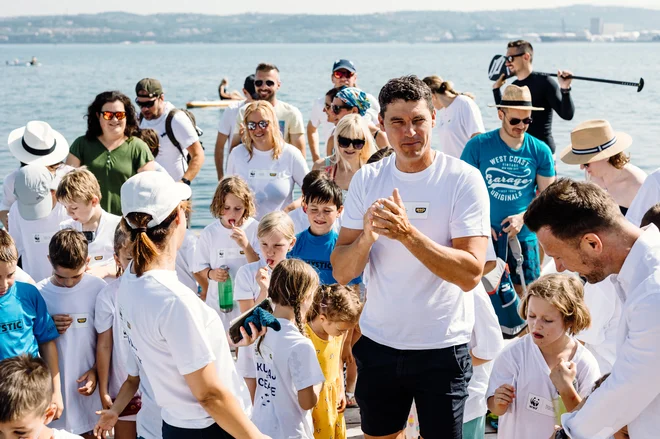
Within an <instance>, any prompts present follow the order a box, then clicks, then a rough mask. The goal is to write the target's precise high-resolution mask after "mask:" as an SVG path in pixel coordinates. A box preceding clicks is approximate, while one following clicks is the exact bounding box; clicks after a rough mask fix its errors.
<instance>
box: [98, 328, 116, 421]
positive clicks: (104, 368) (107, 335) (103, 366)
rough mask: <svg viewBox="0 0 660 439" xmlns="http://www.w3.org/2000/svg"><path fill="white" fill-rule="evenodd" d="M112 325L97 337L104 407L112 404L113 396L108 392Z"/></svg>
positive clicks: (101, 395)
mask: <svg viewBox="0 0 660 439" xmlns="http://www.w3.org/2000/svg"><path fill="white" fill-rule="evenodd" d="M112 345H113V339H112V327H111V328H110V329H108V330H107V331H105V332H102V333H101V334H99V335H98V338H97V339H96V369H97V373H98V385H99V397H100V398H101V404H102V405H103V408H104V409H109V408H110V407H111V406H112V398H111V396H110V394H109V393H108V382H109V380H110V360H111V359H112Z"/></svg>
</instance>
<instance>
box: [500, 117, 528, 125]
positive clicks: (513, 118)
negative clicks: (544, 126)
mask: <svg viewBox="0 0 660 439" xmlns="http://www.w3.org/2000/svg"><path fill="white" fill-rule="evenodd" d="M507 120H508V121H509V123H510V124H511V125H512V126H515V125H518V124H519V123H520V122H522V123H524V124H525V125H529V124H530V123H532V122H533V121H534V119H532V118H531V117H526V118H524V119H518V118H517V117H512V118H511V119H507Z"/></svg>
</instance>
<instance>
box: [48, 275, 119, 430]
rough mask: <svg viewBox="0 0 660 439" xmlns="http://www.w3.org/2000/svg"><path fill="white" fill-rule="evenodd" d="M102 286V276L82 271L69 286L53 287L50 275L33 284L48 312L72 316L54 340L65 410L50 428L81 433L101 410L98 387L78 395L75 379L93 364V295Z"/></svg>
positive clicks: (94, 334) (94, 349)
mask: <svg viewBox="0 0 660 439" xmlns="http://www.w3.org/2000/svg"><path fill="white" fill-rule="evenodd" d="M105 286H106V283H105V282H104V281H103V280H102V279H99V278H98V277H96V276H92V275H90V274H83V277H82V279H81V280H80V282H79V283H78V284H77V285H76V286H74V287H72V288H64V287H58V286H55V285H54V284H53V283H52V282H51V281H50V278H46V279H44V280H42V281H41V282H39V283H38V284H37V289H38V290H39V292H40V293H41V296H42V297H43V298H44V301H45V302H46V306H47V307H48V312H49V313H50V314H51V315H55V314H67V315H69V316H70V317H71V318H72V319H73V323H72V324H71V326H69V329H67V330H66V332H65V333H64V334H62V335H60V336H59V337H58V338H57V341H56V344H57V353H58V357H59V361H58V363H59V366H60V381H61V385H62V398H63V400H64V408H65V410H64V412H62V417H61V418H60V419H57V420H55V421H53V422H52V423H50V424H49V426H50V427H52V428H61V429H63V430H66V431H68V432H70V433H75V434H83V433H86V432H88V431H90V430H92V429H93V428H94V425H96V421H98V416H97V415H96V411H97V410H101V400H100V399H99V391H98V388H97V389H96V390H94V393H93V394H91V395H90V396H84V395H81V394H80V393H78V387H80V384H79V383H77V382H76V380H77V379H78V378H80V377H81V376H82V375H83V374H84V373H85V372H87V371H88V370H89V369H91V368H92V367H93V366H94V365H95V364H96V336H97V334H96V328H95V327H94V318H95V308H96V297H97V296H98V294H99V292H100V291H101V290H102V289H103V288H104V287H105Z"/></svg>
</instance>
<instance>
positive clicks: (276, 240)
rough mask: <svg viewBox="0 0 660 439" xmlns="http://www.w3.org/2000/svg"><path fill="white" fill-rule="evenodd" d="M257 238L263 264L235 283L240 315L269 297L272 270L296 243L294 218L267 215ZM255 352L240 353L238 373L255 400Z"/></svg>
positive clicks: (246, 267)
mask: <svg viewBox="0 0 660 439" xmlns="http://www.w3.org/2000/svg"><path fill="white" fill-rule="evenodd" d="M257 238H258V239H259V249H260V253H261V260H258V261H256V262H251V263H249V264H246V265H243V266H242V267H241V268H239V269H238V273H237V274H236V282H235V283H234V300H237V301H238V305H239V307H240V311H241V312H245V311H247V310H248V309H250V308H251V307H253V306H254V305H255V304H257V303H260V302H261V301H262V300H264V299H265V298H266V297H268V285H269V283H270V275H271V273H272V272H273V269H274V268H275V267H276V266H277V265H278V264H279V263H280V262H282V261H284V260H285V259H286V255H287V253H288V252H289V251H291V249H292V248H293V246H294V245H295V243H296V235H295V234H294V230H293V222H292V221H291V218H290V217H289V215H287V214H286V213H284V212H282V211H281V210H278V211H275V212H271V213H269V214H267V215H266V216H264V217H263V218H262V219H261V221H260V222H259V227H258V229H257ZM252 352H253V351H252V349H244V348H240V349H239V354H238V362H237V363H236V370H237V371H238V374H239V375H241V376H242V377H243V378H244V379H245V382H246V383H247V386H248V389H249V390H250V396H251V397H252V399H253V400H254V392H255V389H256V387H257V383H256V378H255V374H254V360H253V357H252Z"/></svg>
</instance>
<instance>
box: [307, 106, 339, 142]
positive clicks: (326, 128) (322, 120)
mask: <svg viewBox="0 0 660 439" xmlns="http://www.w3.org/2000/svg"><path fill="white" fill-rule="evenodd" d="M324 109H325V96H321V97H320V98H318V99H316V100H315V101H314V103H313V104H312V112H311V113H310V115H309V121H310V122H311V123H312V126H313V127H314V128H316V129H317V130H318V133H319V143H320V144H324V143H327V142H328V139H329V138H330V134H332V130H333V129H334V127H335V126H334V125H333V124H332V123H331V122H328V115H327V114H326V113H325V112H324V111H323V110H324Z"/></svg>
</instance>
